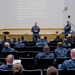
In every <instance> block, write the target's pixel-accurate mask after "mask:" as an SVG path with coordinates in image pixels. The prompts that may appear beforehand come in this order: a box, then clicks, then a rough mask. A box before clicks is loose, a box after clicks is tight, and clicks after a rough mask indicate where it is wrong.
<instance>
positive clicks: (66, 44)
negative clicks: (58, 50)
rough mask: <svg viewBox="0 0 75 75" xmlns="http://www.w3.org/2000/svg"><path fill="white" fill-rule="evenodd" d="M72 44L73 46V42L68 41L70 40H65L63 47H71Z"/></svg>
mask: <svg viewBox="0 0 75 75" xmlns="http://www.w3.org/2000/svg"><path fill="white" fill-rule="evenodd" d="M70 46H71V44H70V43H68V42H64V43H63V47H70Z"/></svg>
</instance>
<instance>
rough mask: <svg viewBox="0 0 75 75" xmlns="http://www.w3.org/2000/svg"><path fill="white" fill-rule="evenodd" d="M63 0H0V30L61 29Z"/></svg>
mask: <svg viewBox="0 0 75 75" xmlns="http://www.w3.org/2000/svg"><path fill="white" fill-rule="evenodd" d="M63 9H64V0H0V28H31V27H32V26H33V25H34V22H35V21H37V22H38V26H39V27H40V28H62V27H63Z"/></svg>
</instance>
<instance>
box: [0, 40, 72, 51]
mask: <svg viewBox="0 0 75 75" xmlns="http://www.w3.org/2000/svg"><path fill="white" fill-rule="evenodd" d="M65 40H66V39H65ZM45 45H47V44H45ZM45 45H44V46H45ZM66 45H67V46H66ZM62 47H65V48H69V49H70V48H71V44H70V43H68V44H66V43H63V42H62ZM2 48H3V49H2ZM14 48H15V49H16V50H20V51H25V50H27V51H29V50H35V51H39V50H42V48H43V46H42V47H36V46H33V47H24V48H23V47H22V46H16V47H13V48H11V45H10V43H9V42H5V43H4V46H3V47H0V51H1V50H2V52H4V51H6V52H10V50H11V52H15V51H16V50H15V49H14ZM56 48H57V46H50V49H51V51H54V50H55V49H56Z"/></svg>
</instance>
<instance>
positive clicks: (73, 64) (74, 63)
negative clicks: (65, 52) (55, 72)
mask: <svg viewBox="0 0 75 75" xmlns="http://www.w3.org/2000/svg"><path fill="white" fill-rule="evenodd" d="M58 69H62V70H64V69H66V70H67V69H69V70H75V60H73V59H69V60H65V61H64V62H63V63H62V64H60V65H59V66H58Z"/></svg>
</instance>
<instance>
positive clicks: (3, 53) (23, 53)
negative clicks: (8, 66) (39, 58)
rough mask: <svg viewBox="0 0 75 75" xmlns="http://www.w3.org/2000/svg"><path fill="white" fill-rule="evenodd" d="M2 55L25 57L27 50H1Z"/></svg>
mask: <svg viewBox="0 0 75 75" xmlns="http://www.w3.org/2000/svg"><path fill="white" fill-rule="evenodd" d="M1 54H2V57H6V56H7V55H8V54H13V55H14V57H15V58H17V59H18V58H19V57H25V58H26V57H27V54H28V53H27V51H19V52H2V53H1Z"/></svg>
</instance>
